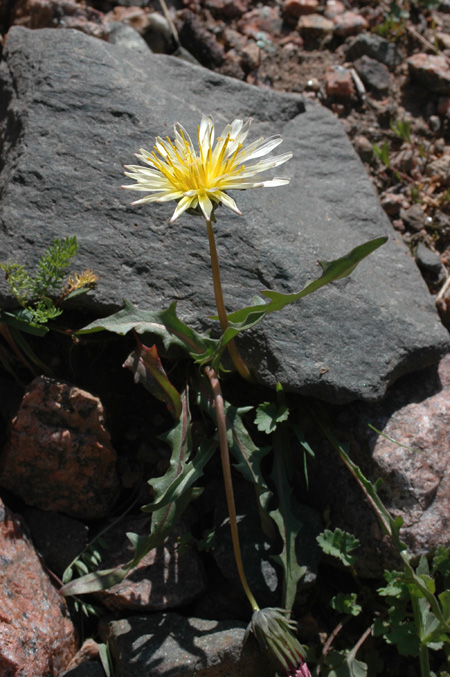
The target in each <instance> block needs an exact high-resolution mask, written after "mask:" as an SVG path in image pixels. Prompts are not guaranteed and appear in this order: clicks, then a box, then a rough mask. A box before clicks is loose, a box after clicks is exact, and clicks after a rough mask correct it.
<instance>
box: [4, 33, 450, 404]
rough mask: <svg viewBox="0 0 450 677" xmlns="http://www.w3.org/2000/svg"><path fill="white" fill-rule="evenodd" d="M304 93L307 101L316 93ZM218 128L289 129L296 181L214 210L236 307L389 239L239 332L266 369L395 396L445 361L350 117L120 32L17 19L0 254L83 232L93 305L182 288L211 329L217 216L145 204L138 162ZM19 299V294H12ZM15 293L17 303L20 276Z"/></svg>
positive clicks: (295, 385)
mask: <svg viewBox="0 0 450 677" xmlns="http://www.w3.org/2000/svg"><path fill="white" fill-rule="evenodd" d="M305 106H306V107H305ZM202 113H209V114H211V115H212V116H213V118H214V120H215V122H216V123H217V127H218V128H219V129H218V132H220V131H221V129H222V127H223V126H224V125H225V124H226V123H227V122H229V121H231V120H233V119H234V118H236V117H247V116H252V117H253V118H254V126H253V130H252V136H251V138H256V137H257V136H259V135H264V136H269V135H272V134H274V133H278V132H279V133H281V134H282V135H283V137H284V139H285V142H284V144H283V145H282V147H281V149H280V150H282V151H283V152H284V151H289V150H291V151H292V152H293V153H294V157H293V159H292V160H291V161H290V162H289V163H287V164H286V165H284V166H283V167H282V169H281V171H279V172H278V174H279V175H284V176H291V177H292V181H291V184H290V185H289V186H284V187H281V188H274V189H259V190H253V191H247V192H244V193H238V194H235V195H234V196H235V197H236V199H237V202H238V205H239V207H240V208H241V210H242V212H243V216H242V217H238V216H236V215H235V214H233V213H231V212H229V211H228V210H225V209H221V210H220V211H219V212H218V213H217V216H218V223H217V225H216V233H217V242H218V249H219V256H220V259H221V265H222V276H223V284H224V291H225V297H226V303H227V307H228V309H229V310H230V311H231V310H235V309H238V308H240V307H243V306H244V305H247V304H248V303H249V302H250V300H251V297H252V295H253V294H255V293H258V292H259V291H260V290H261V289H264V288H273V289H276V290H279V291H286V292H293V291H298V290H300V289H301V288H302V287H303V286H304V284H305V283H306V281H307V280H308V279H311V278H314V277H317V276H318V275H319V270H318V267H317V264H316V260H317V258H320V259H325V260H330V259H333V258H337V257H339V256H341V255H343V254H345V253H346V252H347V251H349V250H350V249H352V248H353V247H355V246H356V245H359V244H361V243H362V242H364V241H366V240H368V239H371V238H375V237H378V236H380V235H383V234H385V233H387V234H389V236H390V241H389V242H388V244H387V245H385V246H383V247H382V248H381V249H380V250H378V251H377V252H375V253H374V254H373V255H371V256H370V257H369V258H368V259H367V260H366V261H364V262H363V263H362V264H361V265H360V267H359V268H358V269H357V270H356V271H355V272H354V273H353V274H352V276H351V277H350V278H347V279H345V280H342V281H340V282H337V283H335V284H333V285H332V286H330V287H328V288H325V289H323V290H321V291H319V292H318V293H317V294H314V295H311V296H309V297H308V298H307V299H305V300H304V301H301V302H299V303H297V304H296V305H295V306H293V307H291V308H287V309H285V310H284V311H283V312H282V313H278V314H274V315H271V316H270V317H269V318H267V319H266V321H265V322H264V323H263V324H262V325H260V326H259V327H257V328H256V329H255V330H253V331H252V332H251V334H247V335H245V336H242V337H241V338H240V339H239V341H240V345H241V346H242V352H243V355H244V357H245V358H246V360H247V361H248V363H249V365H250V366H251V368H252V369H253V371H254V372H255V374H256V376H257V379H258V380H259V381H260V382H261V383H264V384H266V385H269V386H273V385H274V384H275V383H276V381H277V380H279V381H281V382H282V383H283V384H284V385H285V387H286V388H287V389H288V390H291V391H296V392H300V393H303V394H309V395H314V396H317V397H319V398H323V399H326V400H330V401H333V402H346V401H350V400H353V399H358V398H359V399H361V398H362V399H366V400H374V399H377V398H380V397H381V396H382V395H383V393H384V392H385V389H386V387H387V386H388V385H389V383H391V382H392V381H394V380H395V379H396V378H397V377H398V376H400V375H401V374H403V373H405V372H408V371H412V370H415V369H420V368H422V367H424V366H426V365H427V364H430V363H432V362H433V361H436V360H437V359H438V358H439V357H440V356H441V355H442V354H443V353H444V352H445V351H446V350H447V347H448V336H447V332H446V331H445V330H444V329H443V327H442V326H441V324H440V323H439V321H438V318H437V315H436V313H435V310H434V307H433V303H432V300H431V297H430V296H429V294H428V291H427V289H426V287H425V285H424V283H423V281H422V279H421V276H420V274H419V273H418V271H417V268H416V266H415V263H414V261H413V260H412V258H411V257H410V255H409V253H408V251H407V250H406V248H405V247H404V246H403V244H402V243H401V241H399V238H398V237H397V236H396V235H395V233H394V232H393V230H392V228H391V226H390V223H389V221H388V220H387V217H386V216H385V215H384V212H383V211H382V209H381V208H380V206H379V203H378V200H377V197H376V194H375V192H374V190H373V188H372V185H371V183H370V181H369V179H368V177H367V175H366V173H365V171H364V168H363V166H362V165H361V162H360V161H359V159H358V157H357V156H356V154H355V153H354V151H353V149H352V147H351V145H350V143H349V141H348V139H347V137H346V135H345V133H344V131H343V129H342V127H341V125H340V124H339V122H338V120H337V119H336V118H335V117H334V116H333V115H332V114H331V113H330V112H329V111H328V110H326V109H325V108H323V107H321V106H319V105H316V104H313V103H309V102H306V104H304V102H303V100H302V99H301V98H300V97H298V96H295V95H290V94H280V93H276V92H273V91H271V90H269V89H263V88H256V87H251V86H248V85H246V84H243V83H242V82H239V81H236V80H233V79H230V78H226V77H223V76H220V75H216V74H214V73H212V72H210V71H208V70H206V69H203V68H201V67H197V66H193V65H191V64H187V63H186V62H183V61H181V60H177V59H176V58H174V57H168V56H161V55H153V54H151V53H149V54H148V55H146V54H143V53H141V52H138V51H133V50H129V49H127V48H125V47H121V46H118V45H109V44H107V43H105V42H103V41H100V40H96V39H94V38H90V37H88V36H86V35H84V34H82V33H80V32H76V31H72V30H52V29H44V30H36V31H29V30H27V29H24V28H20V27H15V28H12V29H11V30H10V32H9V34H8V37H7V40H6V45H5V49H4V53H3V62H2V64H1V71H0V121H1V125H2V132H1V134H2V136H1V151H2V152H1V156H2V157H1V165H0V168H1V174H0V192H1V195H2V202H1V207H0V229H1V230H0V260H3V261H4V260H6V259H10V258H11V259H14V260H16V261H19V262H20V263H24V264H26V265H27V266H32V265H33V264H34V263H35V262H36V260H37V258H38V257H39V255H40V254H41V253H42V251H43V249H44V248H45V247H46V246H47V245H49V244H50V243H51V242H52V240H53V239H54V238H55V237H64V236H67V235H76V236H77V237H78V240H79V243H80V245H81V247H80V252H79V254H78V256H77V260H76V267H77V269H79V270H82V269H84V268H86V267H89V268H92V269H94V270H95V272H96V273H97V274H98V275H99V284H98V287H97V289H96V291H95V293H94V294H93V295H90V300H89V297H82V299H83V303H84V304H85V308H90V309H91V310H94V311H95V312H96V313H97V314H108V313H109V312H111V311H113V310H117V309H118V308H119V307H121V304H122V299H123V298H126V299H128V300H129V301H131V302H132V303H134V304H136V305H138V306H139V307H140V308H142V309H158V308H160V307H167V306H168V305H169V303H170V302H172V301H174V300H178V301H179V304H178V309H179V310H178V312H179V315H180V317H181V318H182V319H184V320H185V321H187V322H193V323H194V324H195V325H196V326H197V327H204V326H207V324H208V322H207V321H205V320H204V319H202V318H206V317H207V316H208V315H211V314H213V313H214V310H215V308H214V298H213V291H212V283H211V279H210V271H209V254H208V243H207V237H206V231H205V226H204V222H203V221H202V219H201V218H199V217H195V216H189V215H187V214H185V215H183V216H182V217H181V218H180V220H179V221H177V222H176V223H175V224H172V225H171V224H169V219H170V216H171V214H172V212H173V209H174V204H173V203H170V204H165V205H164V204H163V205H146V206H141V207H130V206H129V202H130V201H131V199H130V198H133V197H135V196H136V195H137V194H136V193H134V194H131V193H128V192H122V191H120V184H121V183H122V182H123V176H122V165H123V164H127V163H130V162H131V163H132V162H133V153H134V152H135V151H137V150H138V149H139V148H140V147H142V146H143V147H147V148H150V147H151V146H152V142H153V139H154V137H155V136H157V135H162V136H164V135H166V134H171V132H172V125H173V123H174V122H175V121H179V122H181V123H182V124H183V125H184V126H185V127H186V128H187V129H188V131H190V132H192V133H194V134H195V129H196V126H197V124H198V123H199V121H200V117H201V114H202ZM9 301H10V300H9ZM0 302H1V303H6V302H8V297H7V288H6V285H3V286H2V290H1V293H0Z"/></svg>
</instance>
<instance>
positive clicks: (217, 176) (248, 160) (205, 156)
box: [123, 115, 292, 222]
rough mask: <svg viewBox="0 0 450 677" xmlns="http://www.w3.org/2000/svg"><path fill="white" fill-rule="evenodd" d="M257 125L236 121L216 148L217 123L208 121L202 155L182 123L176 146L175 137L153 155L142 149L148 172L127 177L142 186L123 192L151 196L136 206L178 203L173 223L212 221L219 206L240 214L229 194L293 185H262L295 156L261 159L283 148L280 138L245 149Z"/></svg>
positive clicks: (135, 169)
mask: <svg viewBox="0 0 450 677" xmlns="http://www.w3.org/2000/svg"><path fill="white" fill-rule="evenodd" d="M251 122H252V120H251V118H249V119H248V120H247V121H246V122H245V123H244V122H243V120H234V121H233V122H232V123H231V124H229V125H227V126H226V127H225V129H224V130H223V132H222V134H221V135H220V136H219V137H218V138H217V141H216V144H215V145H214V125H213V121H212V119H211V118H210V117H209V116H205V115H204V116H203V117H202V120H201V122H200V125H199V126H198V128H197V137H198V152H197V151H196V149H195V147H194V145H193V143H192V141H191V139H190V137H189V135H188V133H187V132H186V131H185V129H184V128H183V127H182V126H181V125H180V124H179V123H176V124H175V125H174V132H175V137H174V140H173V141H171V140H170V139H169V137H167V138H166V139H162V138H161V137H157V138H156V142H155V145H154V148H153V150H152V151H151V152H149V151H147V150H144V149H143V148H141V149H140V151H139V153H136V157H137V158H138V160H140V161H141V162H143V163H144V164H146V165H148V166H147V167H142V166H141V165H125V169H126V170H127V171H126V172H125V175H126V176H129V177H130V179H134V181H136V182H137V183H136V184H132V185H127V186H123V188H126V189H128V190H137V191H143V192H145V193H149V194H148V195H146V196H145V197H143V198H142V199H140V200H136V201H135V202H133V204H135V205H136V204H143V203H145V202H168V201H170V200H177V202H178V204H177V207H176V209H175V211H174V213H173V216H172V219H171V222H173V221H175V220H176V219H177V218H178V217H179V216H180V215H181V214H182V213H183V212H185V211H186V210H188V209H189V210H195V211H197V212H199V213H202V214H203V215H204V217H205V218H206V219H208V220H209V219H211V218H212V216H213V211H214V208H215V207H216V206H217V205H218V204H219V203H222V204H223V205H225V206H226V207H228V208H229V209H231V210H233V211H234V212H236V214H240V213H241V212H240V211H239V209H238V208H237V206H236V203H235V201H234V200H233V198H231V197H230V196H229V195H228V192H227V191H228V190H245V189H246V188H259V187H262V186H266V187H267V186H282V185H285V184H287V183H289V179H283V178H274V179H270V180H268V181H261V178H260V176H259V174H260V172H265V171H266V170H267V169H272V168H273V167H278V165H281V164H283V163H284V162H286V161H287V160H289V159H290V158H291V157H292V153H284V154H283V155H277V156H276V157H272V158H267V159H265V160H260V159H259V158H261V157H262V156H263V155H267V153H270V152H271V151H272V150H273V149H274V148H276V147H277V146H278V145H279V144H280V143H281V142H282V138H281V137H280V135H278V134H277V135H276V136H271V137H269V138H267V139H264V138H262V137H261V138H260V139H257V140H256V141H253V143H250V144H249V145H248V146H247V147H245V148H244V145H243V144H244V141H245V139H246V138H247V135H248V132H249V129H250V125H251ZM255 160H256V162H255Z"/></svg>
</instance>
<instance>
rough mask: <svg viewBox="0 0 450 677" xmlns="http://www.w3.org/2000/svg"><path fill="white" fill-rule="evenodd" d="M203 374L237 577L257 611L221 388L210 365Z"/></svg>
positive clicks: (251, 604)
mask: <svg viewBox="0 0 450 677" xmlns="http://www.w3.org/2000/svg"><path fill="white" fill-rule="evenodd" d="M204 371H205V374H206V376H207V377H208V379H209V382H210V384H211V389H212V391H213V396H214V406H215V409H216V418H217V430H218V433H219V446H220V458H221V461H222V472H223V480H224V485H225V494H226V498H227V506H228V515H229V517H230V528H231V540H232V542H233V552H234V558H235V560H236V566H237V570H238V573H239V578H240V581H241V584H242V587H243V588H244V592H245V594H246V595H247V599H248V601H249V602H250V606H251V607H252V609H253V611H258V610H259V606H258V604H257V602H256V600H255V598H254V597H253V595H252V592H251V590H250V588H249V585H248V583H247V578H246V577H245V572H244V565H243V563H242V554H241V546H240V544H239V533H238V526H237V520H236V506H235V503H234V492H233V482H232V479H231V466H230V455H229V451H228V440H227V425H226V419H225V407H224V403H223V396H222V388H221V387H220V382H219V379H218V377H217V374H216V372H215V370H214V369H213V368H212V367H208V366H207V367H205V368H204Z"/></svg>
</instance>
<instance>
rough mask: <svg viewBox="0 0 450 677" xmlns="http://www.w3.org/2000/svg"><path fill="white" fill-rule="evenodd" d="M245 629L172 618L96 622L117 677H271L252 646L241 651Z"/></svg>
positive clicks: (236, 623) (237, 624) (251, 642)
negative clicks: (112, 661)
mask: <svg viewBox="0 0 450 677" xmlns="http://www.w3.org/2000/svg"><path fill="white" fill-rule="evenodd" d="M245 628H246V624H245V623H240V622H239V621H209V620H202V619H199V618H185V617H184V616H180V615H178V614H175V613H168V614H160V613H156V614H152V615H151V616H134V617H131V618H128V619H122V620H117V621H115V620H112V621H109V622H105V621H103V622H101V624H100V626H99V632H100V635H101V637H102V640H103V641H104V642H108V644H109V647H110V650H111V654H112V656H113V659H114V668H115V672H114V674H115V676H116V677H142V675H152V677H172V676H174V675H177V677H191V675H198V676H199V677H200V676H201V677H255V675H258V677H274V674H275V673H274V670H272V668H271V667H270V666H269V665H268V664H267V660H266V659H265V658H263V656H262V654H261V653H260V651H259V648H258V645H257V643H256V641H255V640H254V639H253V638H252V637H250V638H249V640H248V642H247V643H246V644H245V645H244V647H243V646H242V642H243V639H244V632H245Z"/></svg>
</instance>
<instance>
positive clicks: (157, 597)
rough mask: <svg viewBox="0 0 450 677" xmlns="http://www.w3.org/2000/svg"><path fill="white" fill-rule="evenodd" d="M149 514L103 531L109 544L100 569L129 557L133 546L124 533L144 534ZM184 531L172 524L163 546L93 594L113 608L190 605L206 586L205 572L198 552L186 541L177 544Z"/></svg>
mask: <svg viewBox="0 0 450 677" xmlns="http://www.w3.org/2000/svg"><path fill="white" fill-rule="evenodd" d="M150 531H151V517H137V518H136V517H125V518H124V520H121V521H119V522H118V523H117V525H114V526H113V527H112V528H111V529H110V530H109V531H107V532H106V533H105V540H106V542H107V545H108V550H107V553H106V554H105V556H104V558H103V561H102V568H104V569H112V568H114V567H118V566H121V565H123V564H124V563H125V562H128V561H129V560H130V559H132V557H133V555H134V551H133V548H132V547H131V543H130V541H129V539H128V538H127V537H126V534H127V533H129V532H131V533H136V534H138V536H141V537H143V538H144V537H147V536H148V535H149V534H150ZM185 532H186V526H185V524H184V523H183V522H180V523H177V524H175V526H174V527H173V529H172V531H171V532H170V535H169V536H168V537H167V539H166V541H165V542H164V545H163V546H160V547H158V548H153V549H152V550H150V552H148V553H147V554H146V555H145V556H144V557H143V558H142V559H141V561H140V562H139V564H138V565H137V566H136V567H134V568H133V569H132V570H131V571H130V573H129V574H128V576H127V577H126V578H125V579H124V580H123V581H121V582H120V583H117V584H116V585H113V586H112V587H110V588H108V589H107V590H102V591H101V592H97V593H95V595H96V597H97V598H98V599H99V600H101V602H102V604H103V605H104V606H105V607H106V608H108V609H112V610H116V609H118V610H125V611H139V612H142V611H164V610H166V609H173V608H174V607H179V606H183V605H185V604H189V602H192V601H193V600H194V599H196V598H197V597H199V596H200V595H201V594H202V593H203V592H204V590H205V588H206V575H205V570H204V567H203V563H202V561H201V559H200V555H199V553H198V552H197V550H196V549H195V548H193V547H192V546H191V545H189V544H184V545H183V546H180V543H179V541H180V539H181V538H182V536H183V535H184V534H185Z"/></svg>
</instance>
